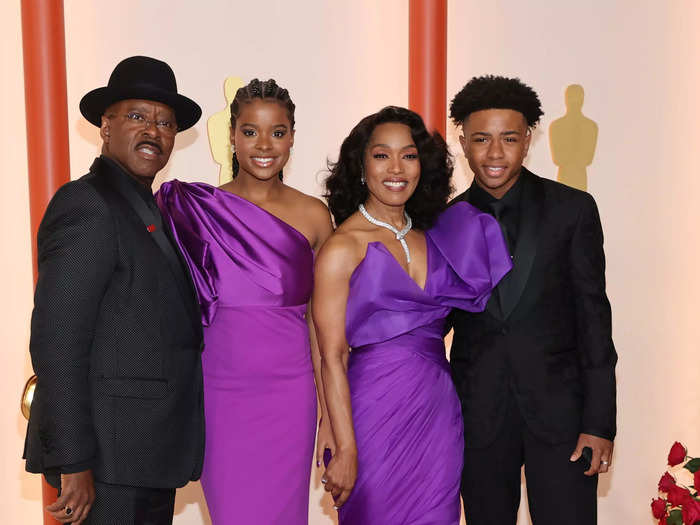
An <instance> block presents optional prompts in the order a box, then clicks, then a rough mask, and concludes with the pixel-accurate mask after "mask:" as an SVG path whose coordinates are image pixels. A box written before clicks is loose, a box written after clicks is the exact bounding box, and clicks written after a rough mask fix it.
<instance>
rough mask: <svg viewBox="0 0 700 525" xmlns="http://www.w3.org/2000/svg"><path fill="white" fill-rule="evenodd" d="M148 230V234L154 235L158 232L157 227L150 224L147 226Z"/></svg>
mask: <svg viewBox="0 0 700 525" xmlns="http://www.w3.org/2000/svg"><path fill="white" fill-rule="evenodd" d="M146 230H148V233H153V232H154V231H156V225H155V224H149V225H148V226H146Z"/></svg>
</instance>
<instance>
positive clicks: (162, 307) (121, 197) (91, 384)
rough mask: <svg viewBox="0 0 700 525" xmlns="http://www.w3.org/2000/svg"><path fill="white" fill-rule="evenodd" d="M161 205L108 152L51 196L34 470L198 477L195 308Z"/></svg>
mask: <svg viewBox="0 0 700 525" xmlns="http://www.w3.org/2000/svg"><path fill="white" fill-rule="evenodd" d="M149 197H150V195H149ZM154 209H155V208H154V207H153V206H149V205H148V201H147V199H145V197H144V196H143V194H142V192H141V194H140V193H139V191H138V189H137V187H136V186H135V184H134V181H133V179H131V178H130V177H129V176H128V175H127V174H126V173H124V171H123V170H122V169H121V168H119V166H118V165H117V164H115V163H114V162H113V161H111V160H109V159H105V158H103V157H100V158H98V159H96V160H95V162H94V163H93V165H92V167H91V168H90V172H89V173H88V174H87V175H85V176H83V177H82V178H80V179H79V180H76V181H73V182H69V183H68V184H65V185H64V186H63V187H61V188H60V189H59V190H58V192H57V193H56V195H55V196H54V198H53V199H52V200H51V202H50V203H49V206H48V208H47V210H46V213H45V215H44V218H43V220H42V222H41V226H40V228H39V232H38V236H37V245H38V250H37V251H38V263H39V278H38V281H37V286H36V291H35V298H34V311H33V314H32V323H31V342H30V352H31V357H32V365H33V367H34V372H35V373H36V375H37V379H38V381H37V386H36V391H35V394H34V400H33V404H32V409H31V416H30V420H29V425H28V428H27V437H26V443H25V451H24V457H25V458H26V469H27V470H28V471H30V472H41V473H45V474H51V473H53V474H55V473H56V472H76V471H80V470H83V469H85V468H91V469H92V470H93V474H94V476H95V479H96V480H98V481H101V482H105V483H113V484H119V485H129V486H137V487H154V488H174V487H180V486H182V485H184V484H186V483H187V482H188V481H189V480H193V479H197V478H198V477H199V475H200V471H201V465H202V459H203V452H204V419H203V399H202V396H203V392H202V368H201V350H202V348H203V345H202V331H201V324H200V320H199V311H198V306H197V302H196V296H195V292H194V289H193V287H192V283H191V279H190V276H189V273H188V271H187V269H186V266H185V264H184V261H183V260H182V258H181V254H180V253H179V251H177V250H176V248H174V244H173V243H172V242H171V240H170V237H169V235H170V234H169V232H168V231H166V230H165V229H163V228H164V227H163V223H162V220H161V219H160V215H156V213H157V211H154Z"/></svg>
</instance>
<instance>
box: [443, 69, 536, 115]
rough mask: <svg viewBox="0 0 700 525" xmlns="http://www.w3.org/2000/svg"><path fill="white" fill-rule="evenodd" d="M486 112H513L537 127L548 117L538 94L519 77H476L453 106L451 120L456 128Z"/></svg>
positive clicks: (455, 100)
mask: <svg viewBox="0 0 700 525" xmlns="http://www.w3.org/2000/svg"><path fill="white" fill-rule="evenodd" d="M483 109H512V110H515V111H519V112H520V113H522V114H523V116H524V117H525V120H526V121H527V125H528V127H529V128H534V127H535V126H536V125H537V123H538V122H539V120H540V117H541V116H542V115H543V114H544V113H543V112H542V108H541V106H540V99H539V98H538V97H537V93H535V91H534V90H533V89H532V88H531V87H530V86H527V85H525V84H523V83H522V82H521V81H520V79H518V78H507V77H498V76H494V75H487V76H483V77H474V78H472V79H471V80H470V81H469V82H468V83H467V85H466V86H464V87H463V88H462V90H461V91H460V92H459V93H457V94H456V95H455V97H454V98H453V99H452V102H451V103H450V118H451V119H452V122H454V123H455V125H456V126H459V125H461V124H462V123H463V122H464V121H465V120H466V119H467V117H469V115H471V114H472V113H474V112H475V111H481V110H483Z"/></svg>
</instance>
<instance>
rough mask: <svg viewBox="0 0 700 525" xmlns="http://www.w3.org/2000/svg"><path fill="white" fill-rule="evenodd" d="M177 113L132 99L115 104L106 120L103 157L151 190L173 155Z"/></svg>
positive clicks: (167, 107) (150, 101)
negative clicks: (113, 162)
mask: <svg viewBox="0 0 700 525" xmlns="http://www.w3.org/2000/svg"><path fill="white" fill-rule="evenodd" d="M176 133H177V124H176V121H175V112H174V111H173V110H172V109H171V108H170V106H166V105H165V104H161V103H160V102H155V101H152V100H137V99H128V100H121V101H119V102H115V103H114V104H112V105H111V106H109V107H108V108H107V109H106V110H105V114H104V115H103V116H102V126H101V127H100V136H101V137H102V141H103V145H102V154H103V155H104V156H105V157H108V158H110V159H112V160H114V161H115V162H117V163H118V164H119V165H121V166H122V168H124V169H125V170H126V171H127V173H129V174H130V175H131V176H132V177H134V178H135V179H137V180H138V181H140V182H141V183H143V184H146V185H148V186H150V184H151V183H152V182H153V178H154V177H155V175H156V173H158V172H159V171H160V170H161V169H163V168H164V167H165V165H166V164H167V163H168V159H169V158H170V154H171V153H172V151H173V145H174V144H175V134H176Z"/></svg>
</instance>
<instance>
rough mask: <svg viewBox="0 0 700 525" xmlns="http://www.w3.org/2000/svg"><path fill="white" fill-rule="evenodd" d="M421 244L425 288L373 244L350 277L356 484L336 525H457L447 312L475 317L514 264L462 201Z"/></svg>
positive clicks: (455, 412) (455, 425)
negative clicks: (471, 313)
mask: <svg viewBox="0 0 700 525" xmlns="http://www.w3.org/2000/svg"><path fill="white" fill-rule="evenodd" d="M425 237H426V247H427V264H428V272H427V278H426V283H425V289H422V288H420V287H419V286H418V285H417V284H416V283H415V281H413V279H411V278H410V277H409V275H408V274H407V273H406V272H405V271H404V270H403V268H402V267H401V266H400V265H399V263H398V261H397V260H396V259H395V258H394V257H393V256H392V255H391V253H390V252H389V251H388V250H387V249H386V247H385V246H384V245H383V244H382V243H380V242H373V243H370V244H369V245H368V246H367V253H366V255H365V258H364V259H363V260H362V262H361V263H360V264H359V265H358V266H357V268H356V269H355V271H354V273H353V274H352V276H351V278H350V293H349V297H348V303H347V313H346V325H345V327H346V328H345V329H346V337H347V340H348V343H349V344H350V347H351V348H352V351H351V352H350V359H349V365H348V381H349V384H350V393H351V401H352V413H353V424H354V428H355V436H356V440H357V450H358V478H357V482H356V483H355V487H354V489H353V491H352V493H351V495H350V498H349V499H348V501H347V502H346V503H345V504H344V505H343V506H342V507H341V509H340V511H339V517H340V524H341V525H370V524H371V525H429V524H430V525H452V524H454V525H457V524H458V523H459V518H460V503H459V486H460V476H461V469H462V456H463V450H464V439H463V426H462V415H461V409H460V403H459V399H458V398H457V393H456V392H455V388H454V386H453V384H452V380H451V376H450V368H449V364H448V362H447V359H446V358H445V347H444V343H443V329H444V326H445V317H446V316H447V314H448V313H449V312H450V309H451V308H460V309H462V310H467V311H482V310H483V309H484V308H485V307H486V302H487V301H488V299H489V296H490V294H491V290H492V289H493V288H494V287H495V286H496V284H497V283H498V281H499V280H500V279H501V278H502V277H503V276H504V275H505V274H506V273H507V272H508V271H509V270H510V268H511V261H510V257H509V256H508V252H507V249H506V245H505V242H504V240H503V235H502V233H501V229H500V227H499V225H498V223H497V222H496V220H495V219H494V218H493V217H491V216H490V215H486V214H483V213H481V212H479V211H478V210H477V209H476V208H474V207H472V206H471V205H469V204H467V203H458V204H455V205H454V206H452V207H450V208H448V209H447V210H446V211H445V212H444V213H443V214H442V215H441V216H440V217H439V219H438V221H437V223H436V224H435V226H434V227H433V228H431V229H430V230H428V231H426V235H425Z"/></svg>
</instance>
